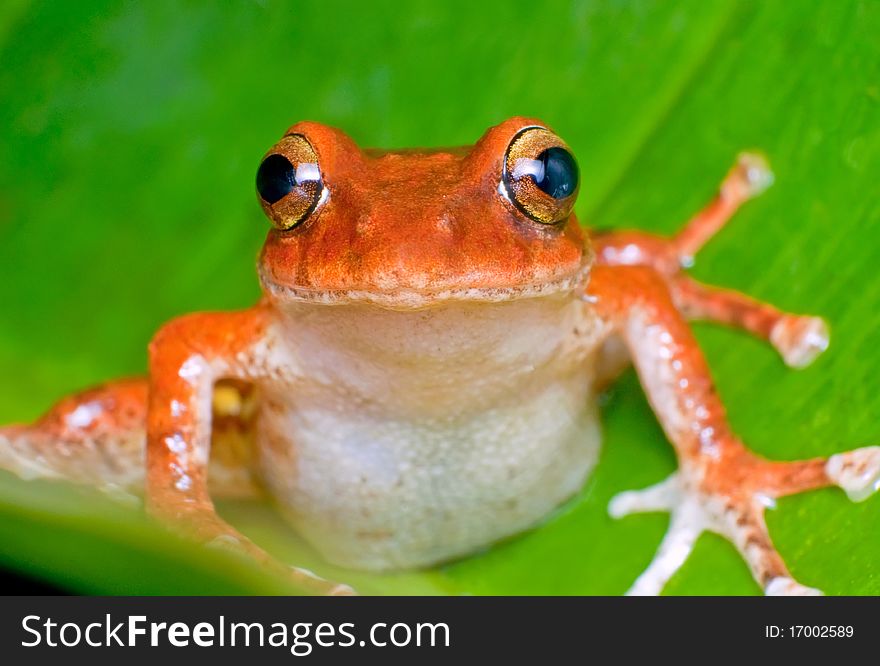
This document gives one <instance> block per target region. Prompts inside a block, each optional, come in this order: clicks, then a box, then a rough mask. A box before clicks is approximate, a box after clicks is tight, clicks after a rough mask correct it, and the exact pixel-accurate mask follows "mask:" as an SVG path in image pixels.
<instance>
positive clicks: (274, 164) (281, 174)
mask: <svg viewBox="0 0 880 666" xmlns="http://www.w3.org/2000/svg"><path fill="white" fill-rule="evenodd" d="M323 191H324V184H323V181H322V178H321V169H320V168H319V166H318V155H317V153H315V149H314V148H312V145H311V144H310V143H309V142H308V139H306V138H305V137H304V136H302V135H301V134H290V135H288V136H286V137H284V138H283V139H281V141H279V142H278V143H277V144H276V145H275V147H274V148H273V149H272V150H271V151H270V152H269V154H268V155H266V157H264V158H263V161H262V162H261V163H260V168H259V169H258V170H257V194H258V195H259V197H260V203H261V204H262V206H263V210H264V211H266V215H268V216H269V219H270V220H272V224H274V225H275V226H276V227H277V228H279V229H282V230H286V229H292V228H293V227H295V226H296V225H298V224H300V223H301V222H302V221H303V220H305V219H306V218H307V217H308V216H309V215H311V213H312V212H313V211H314V210H315V208H316V207H317V205H318V203H319V202H320V200H321V195H322V193H323Z"/></svg>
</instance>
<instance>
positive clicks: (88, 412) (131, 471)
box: [0, 379, 147, 494]
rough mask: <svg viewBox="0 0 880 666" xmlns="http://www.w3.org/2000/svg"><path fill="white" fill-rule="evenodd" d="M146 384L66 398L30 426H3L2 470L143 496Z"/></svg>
mask: <svg viewBox="0 0 880 666" xmlns="http://www.w3.org/2000/svg"><path fill="white" fill-rule="evenodd" d="M146 404H147V383H146V381H145V380H142V379H127V380H120V381H117V382H113V383H110V384H106V385H104V386H99V387H97V388H93V389H90V390H87V391H83V392H81V393H78V394H76V395H73V396H70V397H67V398H64V399H63V400H61V401H60V402H58V403H57V404H56V405H55V406H54V407H52V409H50V410H49V411H48V412H47V413H46V414H45V415H44V416H43V417H42V418H40V419H39V420H37V421H35V422H34V423H32V424H29V425H13V426H6V427H4V428H0V468H3V469H6V470H9V471H11V472H13V473H14V474H16V475H18V476H20V477H21V478H23V479H35V478H42V479H62V480H67V481H72V482H75V483H83V484H87V485H93V486H96V487H98V488H101V489H102V490H106V491H110V492H113V493H131V494H138V493H139V492H140V488H141V487H142V486H143V479H144V442H145V424H146Z"/></svg>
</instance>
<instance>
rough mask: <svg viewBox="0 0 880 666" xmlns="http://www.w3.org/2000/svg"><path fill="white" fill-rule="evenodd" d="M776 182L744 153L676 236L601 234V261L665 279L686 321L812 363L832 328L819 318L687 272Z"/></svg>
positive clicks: (797, 362)
mask: <svg viewBox="0 0 880 666" xmlns="http://www.w3.org/2000/svg"><path fill="white" fill-rule="evenodd" d="M772 182H773V175H772V173H771V172H770V169H769V167H768V166H767V163H766V161H765V160H764V158H763V157H761V156H760V155H756V154H753V153H743V154H741V155H740V156H739V159H738V160H737V162H736V164H735V165H734V166H733V168H732V169H731V170H730V171H729V172H728V174H727V176H726V177H725V178H724V180H723V182H722V183H721V186H720V187H719V188H718V193H717V194H716V195H715V197H714V198H713V199H712V201H711V202H710V203H709V204H708V205H707V206H706V207H705V208H703V210H701V211H700V212H699V213H697V214H696V215H695V216H694V217H693V218H691V220H690V221H689V222H688V223H687V224H686V225H685V226H684V228H683V229H682V230H681V231H680V232H679V233H678V234H676V235H675V236H674V237H672V238H670V239H667V238H661V237H659V236H655V235H652V234H648V233H645V232H639V231H621V232H609V233H603V234H598V235H596V236H595V237H594V238H593V242H594V246H595V249H596V256H597V261H598V263H599V264H602V265H607V266H635V265H641V266H650V267H652V268H654V269H655V270H656V271H657V272H658V273H659V274H660V275H662V276H663V277H664V279H665V280H666V281H667V283H668V286H669V289H670V291H671V292H672V296H673V300H674V301H675V304H676V305H677V306H678V309H679V310H680V311H681V312H682V314H684V315H685V317H687V318H688V319H692V320H695V319H699V320H706V321H712V322H717V323H721V324H726V325H728V326H732V327H735V328H741V329H743V330H745V331H748V332H749V333H751V334H752V335H754V336H756V337H758V338H761V339H764V340H767V341H768V342H770V343H771V344H772V345H773V346H774V347H775V348H776V350H777V351H778V352H779V354H780V356H782V359H783V361H785V363H786V364H787V365H789V366H791V367H795V368H801V367H804V366H806V365H809V364H810V363H811V362H812V361H813V360H814V359H815V358H816V357H817V356H818V355H819V354H820V353H821V352H822V351H824V350H825V349H826V348H827V347H828V327H827V325H826V324H825V322H824V321H823V320H822V319H821V318H819V317H812V316H806V315H798V314H791V313H787V312H782V311H780V310H779V309H777V308H775V307H773V306H771V305H768V304H766V303H761V302H759V301H756V300H754V299H752V298H749V297H748V296H745V295H744V294H740V293H738V292H736V291H731V290H726V289H719V288H716V287H709V286H706V285H703V284H700V283H699V282H697V281H695V280H692V279H690V278H689V277H687V275H685V273H684V269H686V268H688V267H690V266H692V265H693V263H694V256H695V255H696V253H697V252H698V251H699V249H700V248H702V247H703V245H705V244H706V242H707V241H709V240H710V239H711V238H712V237H713V236H714V235H715V234H716V233H718V231H720V230H721V229H722V228H723V227H724V225H725V224H727V222H728V221H729V220H730V219H731V218H732V216H733V214H734V213H735V212H736V211H737V210H738V209H739V207H740V206H741V205H742V204H744V203H745V202H746V201H748V200H749V199H751V198H753V197H755V196H758V195H759V194H761V193H762V192H763V191H764V190H766V189H767V187H769V185H770V184H771V183H772Z"/></svg>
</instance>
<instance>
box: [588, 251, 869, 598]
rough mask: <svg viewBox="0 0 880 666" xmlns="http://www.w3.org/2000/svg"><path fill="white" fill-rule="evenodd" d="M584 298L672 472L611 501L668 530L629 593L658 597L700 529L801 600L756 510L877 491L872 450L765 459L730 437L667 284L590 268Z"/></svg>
mask: <svg viewBox="0 0 880 666" xmlns="http://www.w3.org/2000/svg"><path fill="white" fill-rule="evenodd" d="M589 295H590V296H591V297H592V299H591V300H593V301H594V307H595V308H596V309H597V311H598V312H599V314H600V315H601V316H602V317H604V318H606V319H607V320H608V321H609V322H610V323H611V324H612V326H613V327H614V328H615V330H616V331H617V332H618V333H619V335H620V336H621V337H622V339H623V340H624V342H625V344H626V346H627V348H628V350H629V352H630V355H631V357H632V359H633V363H634V365H635V368H636V371H637V372H638V374H639V377H640V379H641V382H642V385H643V386H644V388H645V392H646V394H647V396H648V400H649V402H650V403H651V406H652V407H653V409H654V412H655V413H656V414H657V417H658V419H659V421H660V423H661V425H662V427H663V429H664V431H665V432H666V435H667V436H668V437H669V439H670V441H671V442H672V444H673V446H674V448H675V451H676V454H677V457H678V460H679V469H678V471H677V472H676V473H675V474H674V475H673V476H672V477H671V478H669V479H667V480H666V481H664V482H662V483H660V484H658V485H656V486H653V487H651V488H648V489H646V490H642V491H634V492H626V493H623V494H621V495H618V496H617V497H616V498H615V499H614V500H613V501H612V503H611V505H610V507H609V510H610V512H611V514H612V515H614V516H623V515H626V514H628V513H632V512H636V511H661V510H664V511H669V512H670V513H671V516H672V517H671V522H670V527H669V531H668V532H667V534H666V537H665V538H664V540H663V543H662V544H661V546H660V549H659V551H658V553H657V555H656V557H655V558H654V560H653V562H652V563H651V565H650V566H649V567H648V569H647V570H646V571H645V572H644V573H643V574H642V575H641V576H640V577H639V579H638V580H637V581H636V583H635V584H634V585H633V587H632V589H631V590H630V593H632V594H658V593H659V592H660V591H661V590H662V588H663V586H664V585H665V583H666V581H667V580H668V579H669V577H670V576H671V575H672V574H673V573H674V572H675V571H676V570H677V569H678V568H679V567H680V566H681V565H682V564H683V563H684V561H685V559H686V558H687V556H688V554H689V553H690V551H691V548H692V547H693V544H694V542H695V541H696V538H697V537H698V536H699V534H700V533H701V532H703V531H705V530H710V531H713V532H717V533H719V534H721V535H723V536H725V537H726V538H728V539H729V540H730V541H731V542H733V544H734V545H735V546H736V548H737V549H738V550H739V552H740V553H741V554H742V556H743V558H744V559H745V560H746V562H747V563H748V565H749V567H750V569H751V571H752V574H753V576H754V577H755V579H756V580H757V581H758V583H759V584H760V585H761V587H762V588H763V589H764V591H765V592H766V593H767V594H807V593H814V592H815V590H812V589H811V588H807V587H804V586H802V585H800V584H798V583H797V582H796V581H794V580H793V579H792V577H791V574H790V573H789V572H788V569H787V568H786V566H785V563H784V562H783V561H782V558H781V557H780V555H779V553H778V552H777V551H776V549H775V548H774V546H773V543H772V541H771V540H770V536H769V534H768V532H767V527H766V525H765V523H764V510H765V509H766V508H767V507H768V506H772V504H773V501H774V500H775V498H777V497H781V496H784V495H790V494H794V493H798V492H802V491H805V490H810V489H813V488H819V487H822V486H829V485H837V486H840V487H841V488H843V489H844V490H845V491H846V492H847V494H848V495H849V496H850V498H852V499H853V500H862V499H865V498H866V497H867V496H868V495H870V494H871V493H872V492H873V491H875V490H877V488H878V486H880V447H876V446H875V447H868V448H863V449H856V450H854V451H850V452H847V453H840V454H837V455H833V456H831V457H830V458H827V459H814V460H806V461H795V462H771V461H767V460H764V459H762V458H760V457H758V456H756V455H755V454H753V453H751V452H750V451H749V450H748V449H747V448H746V447H745V446H744V445H743V443H742V442H741V441H740V440H739V439H738V438H737V437H736V436H735V435H734V433H733V432H732V431H731V430H730V426H729V424H728V422H727V418H726V416H725V411H724V407H723V405H722V404H721V401H720V399H719V397H718V395H717V394H716V392H715V388H714V386H713V384H712V380H711V378H710V375H709V369H708V367H707V365H706V362H705V359H704V357H703V355H702V353H701V352H700V350H699V348H698V346H697V343H696V341H695V339H694V337H693V335H692V334H691V332H690V329H689V327H688V325H687V323H686V322H685V320H684V318H683V316H682V315H681V313H680V312H679V311H678V308H677V307H676V305H675V303H674V302H673V299H672V296H671V294H670V293H669V289H668V285H667V283H666V281H665V280H664V278H663V277H662V276H661V275H659V274H658V273H657V272H656V271H655V270H653V269H652V268H649V267H642V266H618V267H607V266H599V267H597V268H596V269H595V270H594V273H593V276H592V279H591V283H590V288H589Z"/></svg>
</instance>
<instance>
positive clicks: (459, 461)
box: [0, 116, 880, 595]
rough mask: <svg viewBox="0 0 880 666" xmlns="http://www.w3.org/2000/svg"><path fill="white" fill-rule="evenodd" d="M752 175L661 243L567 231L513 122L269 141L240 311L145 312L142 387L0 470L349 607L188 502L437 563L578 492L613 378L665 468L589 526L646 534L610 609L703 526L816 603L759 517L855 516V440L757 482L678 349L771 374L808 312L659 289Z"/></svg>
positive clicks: (352, 563)
mask: <svg viewBox="0 0 880 666" xmlns="http://www.w3.org/2000/svg"><path fill="white" fill-rule="evenodd" d="M772 180H773V175H772V172H771V171H770V169H769V166H768V164H767V161H766V159H765V158H763V157H762V156H761V155H760V154H758V153H742V154H740V155H739V156H738V157H737V159H736V160H735V162H734V165H733V166H732V168H731V169H730V170H729V171H728V173H727V175H726V176H725V177H724V179H723V181H722V182H721V184H720V186H719V188H718V190H717V192H716V194H715V195H714V196H713V198H712V199H711V200H710V201H709V203H708V204H707V205H706V206H705V207H704V208H703V209H701V210H700V211H699V212H697V213H696V214H695V215H694V216H693V217H692V218H691V219H690V220H689V221H687V222H686V223H685V224H684V226H683V227H682V228H681V230H680V231H679V232H678V233H676V234H674V235H672V236H670V237H663V236H660V235H656V234H652V233H648V232H645V231H638V230H635V231H621V230H610V231H589V230H587V229H586V228H585V227H584V226H582V225H581V223H580V222H579V220H578V218H577V216H576V214H575V212H574V205H575V202H576V200H577V196H578V193H579V191H580V173H579V167H578V162H577V160H576V158H575V156H574V153H573V152H572V149H571V148H570V147H569V146H568V144H566V143H565V142H564V141H563V140H562V139H561V138H560V137H559V136H558V135H557V134H556V133H555V132H554V131H553V130H552V129H551V128H550V127H549V126H548V125H547V124H545V123H544V122H542V121H541V120H539V119H536V118H528V117H519V116H518V117H513V118H510V119H508V120H506V121H504V122H502V123H500V124H498V125H496V126H494V127H492V128H490V129H488V130H487V131H486V132H485V134H484V135H483V136H482V137H481V138H480V139H479V140H478V141H477V142H476V143H475V144H473V145H472V146H469V147H458V148H443V149H403V150H382V149H368V148H364V149H362V148H360V147H359V146H358V145H357V144H356V143H355V142H354V140H353V139H351V138H350V137H349V136H348V135H346V134H345V133H344V132H343V131H341V130H339V129H335V128H332V127H329V126H326V125H323V124H320V123H317V122H311V121H303V122H299V123H296V124H294V125H293V126H291V127H290V128H289V129H288V130H287V131H286V132H285V133H284V135H283V136H282V137H281V138H280V140H279V141H278V142H277V143H276V144H275V145H274V146H272V148H271V149H270V150H269V151H268V152H267V153H266V154H265V156H264V157H263V159H262V160H261V161H260V163H259V167H258V170H257V178H256V190H257V199H258V201H259V204H260V206H261V207H262V210H263V211H264V213H265V215H266V217H267V218H268V220H269V222H270V224H269V231H268V235H267V237H266V240H265V243H264V245H263V247H262V250H261V252H260V255H259V259H258V262H257V272H258V275H259V281H260V285H261V288H262V295H261V297H260V298H259V300H258V302H257V303H256V304H255V305H253V306H252V307H249V308H246V309H243V310H237V311H228V312H199V313H195V314H190V315H185V316H182V317H178V318H176V319H173V320H171V321H170V322H168V323H166V324H165V325H163V326H162V327H161V328H159V330H158V332H157V333H156V335H155V336H154V337H153V339H152V341H151V342H150V343H149V354H148V357H149V363H148V368H149V369H148V375H147V376H146V377H134V378H127V379H121V380H117V381H111V382H109V383H106V384H104V385H101V386H98V387H96V388H92V389H88V390H85V391H83V392H80V393H78V394H76V395H73V396H70V397H68V398H65V399H63V400H61V401H60V402H58V403H57V404H56V405H55V406H54V407H52V408H51V409H50V410H49V411H48V412H47V413H46V414H45V415H44V416H43V417H41V418H40V419H38V420H36V421H35V422H33V423H30V424H16V425H10V426H6V427H3V428H2V429H0V467H2V468H4V469H5V470H9V471H11V472H13V473H15V474H17V475H19V476H21V477H23V478H26V479H34V478H46V479H59V480H66V481H69V482H75V483H81V484H90V485H93V486H96V487H98V488H101V489H103V490H105V491H107V492H111V493H114V492H115V493H133V494H137V495H140V496H142V497H143V501H144V505H145V507H146V510H147V511H148V513H149V514H150V515H151V516H153V517H154V518H155V519H157V520H158V521H160V522H161V523H162V524H164V525H167V526H169V527H170V528H171V529H172V530H174V531H176V532H178V533H181V534H184V535H186V536H187V537H188V538H190V539H193V540H195V541H197V542H199V543H202V544H206V545H209V546H214V547H219V548H223V549H227V550H232V551H233V552H236V553H239V554H241V555H243V556H245V557H247V558H250V559H252V560H254V561H256V562H257V563H259V565H260V566H263V567H266V568H268V569H271V570H274V571H276V572H280V573H281V574H282V575H285V576H288V577H289V578H290V579H291V580H292V581H293V582H295V583H296V584H297V585H298V586H300V588H301V589H304V590H306V591H308V592H311V593H314V594H330V595H345V594H353V593H354V590H352V589H351V588H350V587H349V586H348V585H346V584H345V583H344V582H337V581H331V580H325V579H323V578H320V577H319V576H317V575H315V574H314V573H312V572H310V571H308V570H306V569H304V568H301V567H297V566H296V565H295V564H289V563H285V562H280V561H279V560H277V559H276V558H274V557H273V556H271V555H270V554H268V553H267V552H266V551H265V550H264V549H262V548H261V547H260V546H259V545H258V544H256V543H254V542H253V541H251V540H250V539H248V538H246V537H245V536H244V535H242V534H241V533H240V532H239V531H238V530H237V529H236V528H235V527H234V526H233V525H231V524H229V523H228V522H227V521H225V520H224V519H222V518H221V517H220V516H219V515H218V513H217V511H216V508H215V504H214V502H215V500H218V499H221V498H227V497H248V496H253V495H255V494H263V495H264V496H268V497H269V498H271V499H272V501H273V502H274V503H275V505H276V506H277V507H278V510H279V512H280V513H281V514H282V515H283V516H284V517H285V519H286V520H287V521H288V522H289V524H290V526H291V528H292V529H293V530H295V531H296V532H297V533H298V534H299V535H301V536H302V537H303V538H304V539H305V540H306V541H307V542H308V543H309V544H311V545H312V546H313V547H314V548H315V549H316V550H317V551H318V552H319V553H320V554H321V555H322V556H323V557H324V558H325V559H326V560H328V561H329V562H332V563H334V564H337V565H340V566H342V567H346V568H350V569H359V570H368V571H378V572H386V571H402V570H411V569H423V568H427V567H433V566H436V565H439V564H442V563H445V562H450V561H454V560H456V559H459V558H463V557H466V556H468V555H470V554H472V553H476V552H480V551H482V550H484V549H486V548H488V547H490V546H491V545H492V544H495V543H497V542H499V541H502V540H504V539H507V538H510V537H512V536H515V535H517V534H520V533H523V532H525V531H528V530H533V529H537V528H539V526H540V525H541V524H542V523H543V522H545V521H546V520H547V519H548V516H551V515H552V514H553V512H554V511H555V510H556V509H557V508H558V507H560V506H561V505H563V504H564V503H565V502H568V501H569V500H571V498H572V497H574V496H576V495H577V494H578V493H579V492H580V491H581V490H582V489H583V488H584V485H585V484H586V483H587V481H588V479H589V478H590V476H591V473H592V471H593V469H594V468H595V466H596V463H597V461H598V455H599V451H600V445H601V428H600V413H599V407H598V405H599V402H600V398H601V396H602V395H603V391H604V390H605V388H606V387H607V386H608V385H609V383H610V382H612V381H613V380H614V379H615V378H616V377H617V376H618V375H620V373H621V372H624V371H625V370H626V369H627V368H628V367H630V366H632V367H634V369H635V372H636V374H637V376H638V378H639V380H640V383H641V386H642V387H643V389H644V391H645V394H646V396H647V399H648V403H649V404H650V406H651V408H652V410H653V412H654V414H655V415H656V417H657V420H658V421H659V424H660V426H661V427H662V429H663V431H664V432H665V435H666V437H667V438H668V440H669V442H670V444H671V445H672V448H673V449H674V451H675V454H676V457H677V461H678V467H677V470H676V471H675V472H674V473H673V474H672V475H671V476H670V477H668V478H667V479H665V480H664V481H662V482H660V483H658V484H656V485H653V486H650V487H648V488H643V489H635V490H626V491H623V492H621V493H620V494H618V495H617V496H615V497H614V498H613V499H612V501H611V503H610V505H609V507H608V511H609V513H610V515H611V516H613V517H615V518H623V517H625V516H627V515H630V514H633V513H639V512H667V513H669V515H670V522H669V526H668V530H667V532H666V534H665V536H664V537H663V539H662V541H661V543H660V545H659V548H658V550H657V552H656V555H655V556H654V558H653V560H651V562H650V564H649V565H648V566H647V568H646V569H645V570H644V572H643V573H642V574H641V575H640V576H639V577H638V578H637V579H636V580H635V581H634V583H633V584H632V587H631V588H630V589H629V591H628V592H629V593H630V594H637V595H656V594H659V593H661V592H662V591H663V589H664V586H665V584H666V582H667V581H668V580H669V579H670V577H671V576H672V575H673V574H674V573H675V572H676V571H677V570H678V569H679V568H680V567H681V566H682V564H683V563H684V562H685V560H686V559H687V558H688V556H689V554H690V553H691V551H692V549H693V546H694V543H695V541H696V539H697V537H698V536H699V535H700V534H702V533H703V532H707V531H708V532H714V533H717V534H720V535H721V536H722V537H724V538H725V539H727V540H729V541H730V542H731V543H732V544H733V545H734V546H735V548H736V549H737V551H738V552H739V554H740V555H741V557H742V558H743V560H744V561H745V563H746V564H747V565H748V568H749V570H750V572H751V574H752V576H753V577H754V579H755V581H756V582H757V584H758V585H759V586H760V588H761V590H763V592H764V593H765V594H768V595H809V594H818V593H819V591H818V590H817V589H816V588H814V587H810V586H807V585H805V584H802V583H801V582H799V581H797V580H795V578H794V577H793V576H792V574H791V573H790V571H789V569H788V568H787V566H786V564H785V562H784V561H783V559H782V557H781V556H780V554H779V552H778V551H777V549H776V548H775V546H774V545H773V542H772V540H771V538H770V535H769V532H768V529H767V526H766V523H765V511H766V510H767V509H768V508H769V507H772V506H773V505H774V502H775V501H776V500H777V498H780V497H784V496H788V495H792V494H795V493H801V492H804V491H809V490H812V489H816V488H821V487H825V486H836V487H839V488H841V489H842V490H843V491H845V493H846V494H847V495H848V496H849V497H850V498H851V499H852V500H854V501H861V500H864V499H866V498H867V497H868V496H869V495H871V494H872V493H873V491H875V490H877V488H878V486H880V447H877V446H866V447H862V448H856V449H852V450H849V451H843V452H836V453H831V454H830V455H828V456H825V457H821V458H811V459H805V460H795V461H785V462H782V461H772V460H769V459H767V458H764V457H762V456H759V455H757V454H756V453H754V452H752V451H751V450H750V449H749V448H748V447H747V445H746V444H745V443H744V442H743V441H742V440H741V439H740V438H739V437H738V436H737V435H736V434H735V432H734V431H733V429H732V427H731V426H730V423H729V421H728V418H727V416H726V413H725V408H724V405H723V404H722V402H721V399H720V398H719V395H718V393H717V391H716V389H715V386H714V384H713V380H712V378H711V374H710V370H709V368H708V365H707V362H706V360H705V357H704V355H703V353H702V352H701V350H700V347H699V345H698V343H697V341H696V339H695V337H694V334H693V332H692V330H691V322H693V321H708V322H717V323H720V324H723V325H727V326H730V327H733V328H738V329H742V330H744V331H746V332H748V333H750V334H752V335H754V336H757V337H758V338H760V339H762V340H765V341H766V342H768V343H769V344H770V345H772V346H773V347H774V348H775V349H776V350H777V351H778V353H779V355H780V356H781V359H782V361H783V362H784V363H785V364H787V365H788V366H790V367H792V368H801V367H804V366H806V365H808V364H810V363H811V362H812V361H813V360H814V359H815V358H816V357H817V356H818V355H819V354H820V353H821V352H823V351H824V350H825V349H826V348H827V346H828V342H829V333H828V326H827V324H826V323H825V321H824V320H823V319H822V318H820V317H817V316H811V315H801V314H793V313H789V312H785V311H782V310H780V309H778V308H776V307H774V306H772V305H769V304H766V303H763V302H759V301H757V300H754V299H752V298H750V297H748V296H746V295H744V294H742V293H739V292H736V291H731V290H727V289H723V288H718V287H712V286H708V285H705V284H702V283H700V282H698V281H696V280H694V279H692V278H691V277H689V276H688V274H687V269H688V268H689V267H691V266H692V265H693V263H694V258H695V256H696V254H697V252H698V251H699V250H700V249H701V248H702V247H703V246H704V244H705V243H706V242H708V241H709V240H710V239H711V238H712V237H713V236H714V235H715V234H716V233H717V232H718V231H720V230H721V229H722V228H723V227H724V226H725V224H726V223H727V222H728V221H729V220H730V219H731V218H732V217H733V215H734V213H735V212H736V211H737V210H738V209H739V208H740V206H742V205H743V204H745V203H746V202H747V201H749V200H750V199H752V198H754V197H756V196H757V195H759V194H761V193H762V192H763V191H764V190H766V189H767V187H769V185H770V184H771V183H772Z"/></svg>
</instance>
